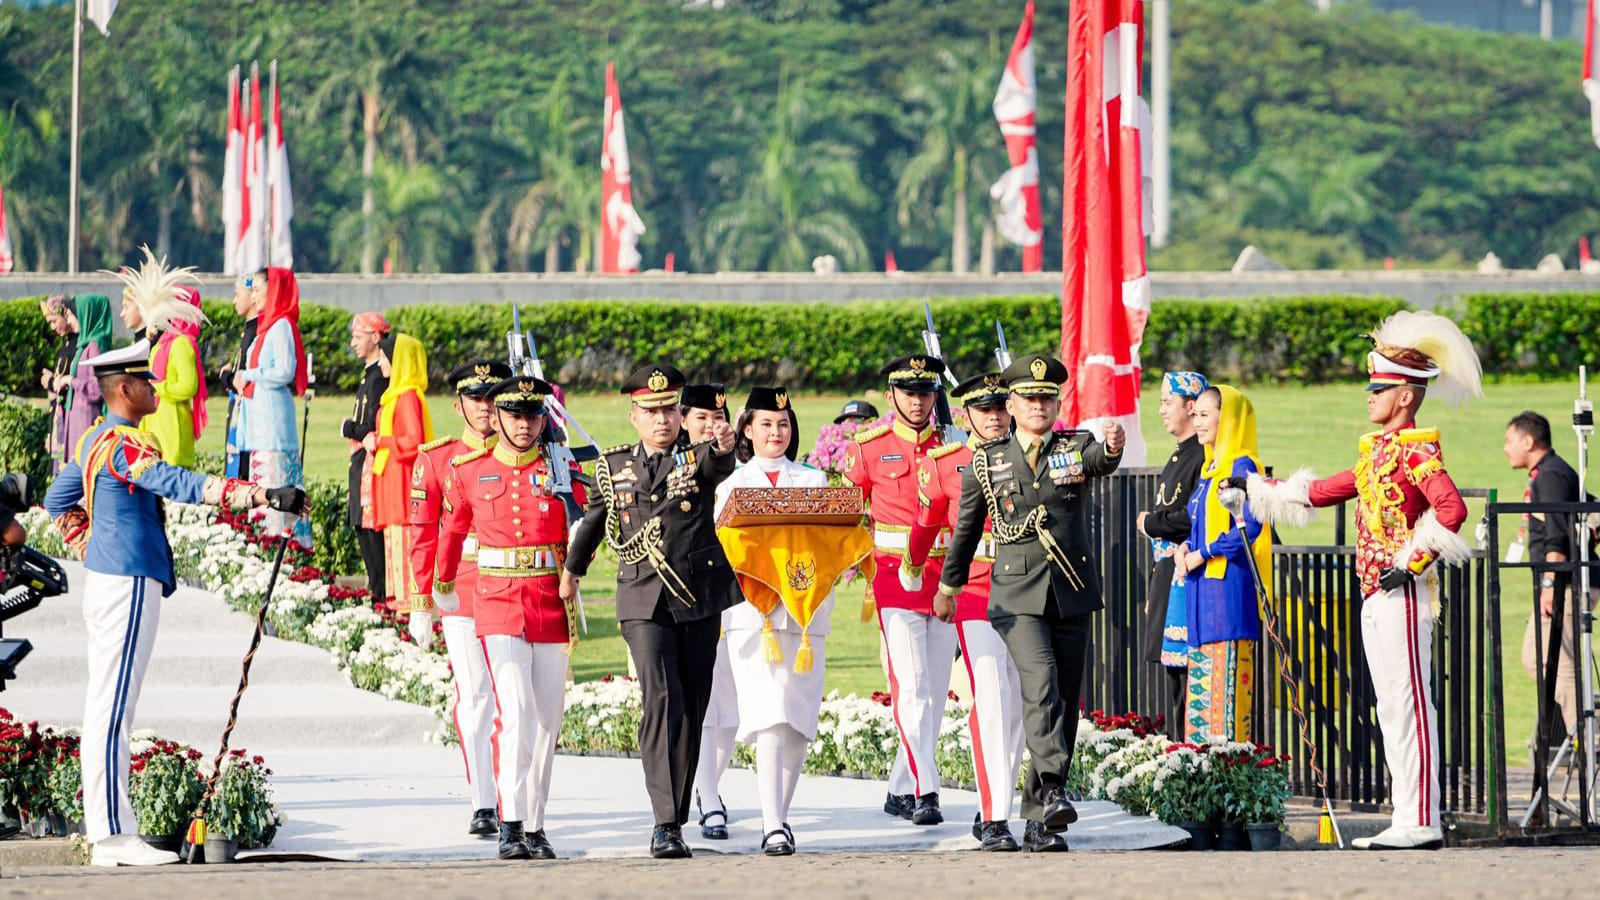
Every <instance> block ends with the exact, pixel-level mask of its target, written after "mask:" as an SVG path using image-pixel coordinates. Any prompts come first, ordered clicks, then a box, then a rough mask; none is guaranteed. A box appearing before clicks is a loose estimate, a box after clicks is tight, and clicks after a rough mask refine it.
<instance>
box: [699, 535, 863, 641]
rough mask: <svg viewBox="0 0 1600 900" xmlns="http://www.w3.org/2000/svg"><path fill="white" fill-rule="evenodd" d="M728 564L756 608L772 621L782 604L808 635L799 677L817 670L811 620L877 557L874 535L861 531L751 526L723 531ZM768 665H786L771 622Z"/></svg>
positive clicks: (767, 625) (719, 536)
mask: <svg viewBox="0 0 1600 900" xmlns="http://www.w3.org/2000/svg"><path fill="white" fill-rule="evenodd" d="M717 538H718V539H719V540H721V541H722V549H723V551H724V552H726V553H727V555H728V563H729V564H730V565H732V566H733V570H734V572H736V573H737V574H738V576H739V586H740V587H741V588H742V589H743V590H744V596H745V599H746V600H747V601H749V603H750V605H751V606H754V607H755V608H756V609H757V610H759V611H760V613H761V615H762V616H764V617H770V616H771V615H772V612H773V610H775V609H777V608H778V604H780V603H781V604H783V607H784V609H786V610H788V611H789V615H790V616H791V617H792V618H793V619H794V620H795V621H796V622H798V623H799V624H800V627H801V629H802V630H803V632H805V633H803V635H802V637H801V646H800V658H798V659H796V661H795V671H797V672H806V671H809V670H810V668H811V665H810V658H811V652H810V651H811V635H810V634H809V629H810V627H811V620H812V618H813V617H815V616H816V614H817V610H819V609H821V608H822V604H823V603H824V602H826V601H827V599H828V594H829V593H830V592H831V591H832V590H833V585H834V583H835V582H837V581H838V580H839V578H840V576H842V575H843V574H844V573H845V572H846V571H848V570H849V569H850V568H852V567H853V566H857V565H859V564H861V562H862V561H863V560H865V559H870V558H871V556H872V532H871V531H868V530H867V529H866V528H865V527H863V526H860V525H804V524H782V525H746V526H742V527H723V528H718V529H717ZM764 630H765V632H766V635H767V637H766V639H765V640H764V641H763V643H764V644H765V646H766V652H767V660H768V661H769V662H772V663H780V662H782V661H783V656H782V653H781V651H779V650H778V643H777V639H776V638H775V637H773V636H772V623H771V621H770V619H769V620H768V621H767V623H766V625H765V626H764Z"/></svg>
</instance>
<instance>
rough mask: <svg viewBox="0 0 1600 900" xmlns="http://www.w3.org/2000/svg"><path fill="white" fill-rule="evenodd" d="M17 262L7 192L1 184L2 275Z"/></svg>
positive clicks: (0, 235)
mask: <svg viewBox="0 0 1600 900" xmlns="http://www.w3.org/2000/svg"><path fill="white" fill-rule="evenodd" d="M15 262H16V260H15V259H13V258H12V256H11V226H9V225H7V224H6V193H5V188H4V186H3V185H0V275H4V274H6V273H8V272H10V271H11V266H12V265H13V264H14V263H15Z"/></svg>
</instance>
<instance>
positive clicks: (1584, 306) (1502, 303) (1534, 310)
mask: <svg viewBox="0 0 1600 900" xmlns="http://www.w3.org/2000/svg"><path fill="white" fill-rule="evenodd" d="M1461 327H1462V330H1464V331H1466V333H1467V335H1468V336H1469V337H1471V338H1472V339H1473V341H1474V342H1475V343H1476V344H1477V347H1478V357H1479V358H1480V359H1481V360H1482V362H1483V370H1484V371H1485V372H1495V373H1499V374H1509V373H1512V372H1527V373H1531V374H1536V375H1545V376H1558V375H1572V374H1573V369H1574V368H1576V367H1577V366H1579V365H1587V366H1589V367H1590V368H1591V369H1593V368H1594V367H1595V366H1596V365H1597V364H1600V293H1581V294H1580V293H1568V294H1534V293H1521V294H1473V295H1471V296H1469V297H1467V298H1466V303H1465V304H1464V309H1463V311H1462V316H1461Z"/></svg>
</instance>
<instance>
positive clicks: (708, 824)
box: [700, 797, 728, 841]
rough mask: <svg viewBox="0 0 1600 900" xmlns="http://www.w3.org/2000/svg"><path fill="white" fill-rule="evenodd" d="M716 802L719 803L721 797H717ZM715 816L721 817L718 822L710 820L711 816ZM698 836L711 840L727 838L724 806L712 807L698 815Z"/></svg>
mask: <svg viewBox="0 0 1600 900" xmlns="http://www.w3.org/2000/svg"><path fill="white" fill-rule="evenodd" d="M717 802H718V803H721V802H722V798H721V797H718V798H717ZM717 817H720V818H721V821H720V822H714V821H712V819H713V818H717ZM700 836H701V837H703V838H706V839H707V840H712V841H725V840H727V839H728V810H727V809H726V808H723V809H713V810H712V811H711V812H708V813H702V814H701V816H700Z"/></svg>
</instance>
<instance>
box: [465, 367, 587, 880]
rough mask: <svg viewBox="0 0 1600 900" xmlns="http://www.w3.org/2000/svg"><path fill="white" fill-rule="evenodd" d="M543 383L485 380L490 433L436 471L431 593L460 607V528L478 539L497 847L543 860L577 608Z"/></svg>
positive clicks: (478, 611) (475, 610) (479, 621)
mask: <svg viewBox="0 0 1600 900" xmlns="http://www.w3.org/2000/svg"><path fill="white" fill-rule="evenodd" d="M550 392H551V387H550V384H549V383H548V382H546V381H544V380H542V379H539V378H532V377H517V378H508V379H506V380H505V381H502V382H500V383H499V384H497V385H495V386H494V388H492V396H493V398H494V405H495V407H496V410H495V415H496V418H497V421H498V426H499V431H500V441H499V442H498V443H497V444H495V446H494V448H493V449H492V450H485V449H480V450H474V451H471V452H469V453H467V454H465V455H464V456H459V457H456V458H455V460H454V464H453V466H452V468H451V471H450V476H449V478H448V479H447V481H446V486H445V498H444V509H445V513H444V515H445V519H444V528H443V536H442V537H441V539H440V542H439V560H438V572H437V575H436V576H435V580H434V586H433V592H434V597H435V598H436V600H437V601H438V606H439V608H440V609H443V610H451V609H455V608H458V607H459V606H460V599H459V597H458V596H457V587H458V585H457V583H456V579H457V578H458V577H459V576H460V574H461V556H462V551H463V549H464V545H465V543H466V539H467V535H468V534H470V533H472V532H473V531H474V530H476V532H477V538H478V575H477V591H476V593H475V595H474V596H473V598H472V617H473V621H474V623H475V624H476V630H477V634H478V637H479V638H480V639H481V641H482V643H483V649H484V652H485V654H486V655H487V657H488V660H489V675H490V679H491V684H492V688H493V690H494V698H495V715H496V717H497V719H498V725H497V726H496V728H495V731H494V758H495V760H496V762H497V769H496V771H495V784H496V787H497V788H498V791H499V795H500V858H501V859H530V858H532V859H554V858H555V855H556V854H555V849H554V848H552V847H551V846H550V841H549V840H548V839H547V838H546V837H545V833H544V807H545V801H546V800H547V799H548V797H549V793H550V771H551V767H552V766H553V764H554V761H555V752H556V736H557V735H558V734H559V733H560V731H561V714H562V712H563V708H564V705H565V703H566V676H567V661H568V657H567V655H568V653H569V651H570V648H571V646H572V644H573V643H575V642H576V641H577V610H576V607H575V606H572V605H569V604H566V603H563V602H562V600H561V597H560V596H559V587H558V586H559V581H560V570H561V565H562V563H563V562H564V561H565V559H566V551H567V506H566V503H565V501H564V500H563V498H562V497H561V496H559V494H558V488H559V487H560V486H561V485H564V484H570V478H569V477H568V475H569V473H566V472H560V473H558V472H555V471H554V470H553V469H554V466H555V465H562V464H561V463H554V464H553V463H552V462H551V453H550V451H549V449H548V448H547V447H546V445H544V444H542V443H540V441H539V438H540V436H541V435H542V434H543V432H544V429H545V425H546V420H545V406H544V404H545V399H546V398H547V397H549V396H550Z"/></svg>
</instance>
